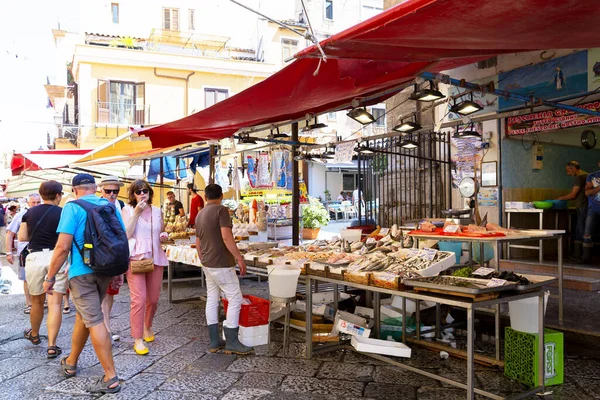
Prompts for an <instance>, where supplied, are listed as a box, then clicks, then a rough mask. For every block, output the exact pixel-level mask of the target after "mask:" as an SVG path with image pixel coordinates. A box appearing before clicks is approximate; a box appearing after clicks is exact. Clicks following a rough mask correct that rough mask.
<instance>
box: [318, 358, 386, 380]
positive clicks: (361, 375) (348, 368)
mask: <svg viewBox="0 0 600 400" xmlns="http://www.w3.org/2000/svg"><path fill="white" fill-rule="evenodd" d="M374 370H375V367H374V366H372V365H360V364H343V363H338V362H325V363H323V365H321V368H319V372H317V378H324V379H339V380H347V381H357V382H371V381H372V380H373V372H374Z"/></svg>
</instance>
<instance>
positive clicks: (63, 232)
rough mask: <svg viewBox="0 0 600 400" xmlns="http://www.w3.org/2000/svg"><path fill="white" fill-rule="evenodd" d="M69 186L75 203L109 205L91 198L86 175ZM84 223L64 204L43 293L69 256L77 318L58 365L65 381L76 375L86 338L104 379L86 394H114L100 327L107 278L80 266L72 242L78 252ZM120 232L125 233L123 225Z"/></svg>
mask: <svg viewBox="0 0 600 400" xmlns="http://www.w3.org/2000/svg"><path fill="white" fill-rule="evenodd" d="M72 186H73V192H74V193H75V197H76V198H77V199H78V200H85V201H88V202H90V203H92V204H94V205H98V204H109V202H108V200H106V199H104V198H101V197H97V196H96V195H95V193H96V181H95V179H94V177H93V176H91V175H89V174H78V175H75V177H74V178H73V182H72ZM117 217H118V218H119V221H121V224H123V220H122V219H121V215H120V214H118V213H117ZM86 221H87V212H86V211H85V210H84V209H83V208H82V207H80V206H79V205H77V204H75V203H67V204H65V207H64V208H63V211H62V215H61V217H60V222H59V223H58V228H57V229H56V232H57V233H58V234H59V235H58V242H57V243H56V247H55V249H54V254H53V256H52V261H51V262H50V267H49V268H48V274H47V275H46V278H45V282H44V290H45V291H46V293H48V294H50V295H52V290H53V288H52V286H53V285H54V281H55V279H56V278H55V276H56V273H57V272H58V270H59V269H60V266H61V265H62V264H63V263H64V262H65V260H66V259H67V256H68V255H69V253H71V260H70V261H71V266H70V267H69V289H70V290H71V298H72V300H73V304H75V309H76V310H77V314H76V317H75V327H74V329H73V337H72V345H71V353H70V354H69V355H68V356H67V357H65V358H63V359H62V360H61V361H60V365H61V368H62V372H63V375H65V376H66V377H67V378H70V377H73V376H75V375H76V374H77V360H78V359H79V355H80V354H81V352H82V350H83V347H84V346H85V342H86V341H87V339H88V336H89V337H91V340H92V344H93V346H94V351H95V352H96V356H97V357H98V360H99V361H100V364H101V365H102V369H103V370H104V376H103V377H102V378H100V379H99V380H98V381H97V382H95V383H94V384H92V385H91V386H90V387H89V388H88V391H90V392H92V393H116V392H118V391H119V390H121V386H120V384H119V377H118V376H117V373H116V371H115V364H114V360H113V356H112V345H111V340H110V335H109V333H108V330H107V328H106V325H104V318H103V314H102V306H101V304H102V300H103V299H104V296H106V290H107V288H108V284H109V283H110V280H111V277H110V276H102V275H97V274H95V273H94V271H93V270H92V269H91V268H90V267H88V266H87V265H85V264H84V262H83V258H82V257H81V253H80V252H79V250H78V249H77V247H76V246H75V244H74V243H73V241H74V240H75V241H76V242H77V244H78V245H79V248H82V249H83V245H84V231H85V224H86ZM123 229H125V227H124V225H123Z"/></svg>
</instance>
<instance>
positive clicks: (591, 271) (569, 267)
mask: <svg viewBox="0 0 600 400" xmlns="http://www.w3.org/2000/svg"><path fill="white" fill-rule="evenodd" d="M500 269H503V270H506V271H514V270H519V271H521V272H522V273H525V274H533V275H538V274H539V275H541V274H555V275H556V274H558V265H557V263H556V262H552V261H548V262H544V264H539V263H537V262H531V261H520V260H500ZM563 274H564V275H570V276H578V277H585V278H596V279H600V267H594V266H590V265H578V264H574V263H569V262H567V263H564V264H563Z"/></svg>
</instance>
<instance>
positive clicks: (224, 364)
mask: <svg viewBox="0 0 600 400" xmlns="http://www.w3.org/2000/svg"><path fill="white" fill-rule="evenodd" d="M237 358H238V356H236V355H233V354H223V353H216V354H213V353H207V354H206V355H205V356H204V357H202V358H199V359H197V360H195V361H194V362H192V363H190V364H189V365H188V367H187V368H186V369H185V370H184V371H182V372H183V373H186V374H195V373H198V372H203V371H225V370H227V368H228V367H229V366H230V365H231V364H232V363H233V362H234V361H235V360H236V359H237Z"/></svg>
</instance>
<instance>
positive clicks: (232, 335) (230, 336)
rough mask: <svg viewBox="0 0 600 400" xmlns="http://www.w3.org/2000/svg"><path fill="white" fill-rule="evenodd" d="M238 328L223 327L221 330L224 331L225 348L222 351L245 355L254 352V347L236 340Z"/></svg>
mask: <svg viewBox="0 0 600 400" xmlns="http://www.w3.org/2000/svg"><path fill="white" fill-rule="evenodd" d="M239 330H240V328H239V327H238V328H226V327H223V331H224V332H225V340H226V344H225V350H224V351H223V352H224V353H225V354H239V355H246V354H250V353H253V352H254V348H252V347H248V346H244V345H243V344H242V343H240V341H239V340H238V331H239Z"/></svg>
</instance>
